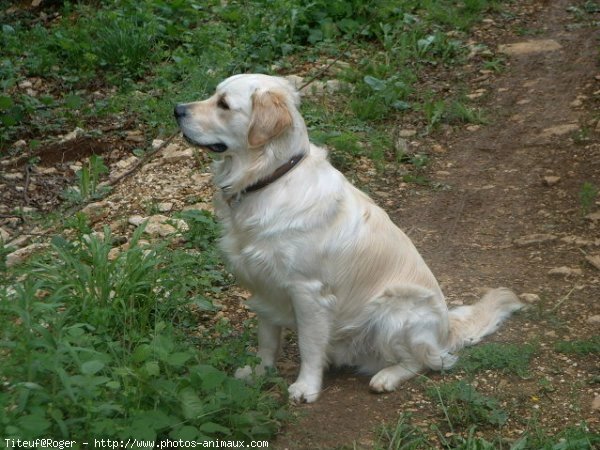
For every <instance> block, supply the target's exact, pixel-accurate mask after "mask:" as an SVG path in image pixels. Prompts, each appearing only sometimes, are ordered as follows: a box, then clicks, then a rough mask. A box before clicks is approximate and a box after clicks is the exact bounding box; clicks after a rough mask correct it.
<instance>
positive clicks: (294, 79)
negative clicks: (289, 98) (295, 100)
mask: <svg viewBox="0 0 600 450" xmlns="http://www.w3.org/2000/svg"><path fill="white" fill-rule="evenodd" d="M284 78H285V79H286V80H288V81H289V82H290V83H291V84H292V86H294V87H295V88H296V89H300V88H301V87H302V85H303V84H304V78H302V77H301V76H299V75H288V76H286V77H284Z"/></svg>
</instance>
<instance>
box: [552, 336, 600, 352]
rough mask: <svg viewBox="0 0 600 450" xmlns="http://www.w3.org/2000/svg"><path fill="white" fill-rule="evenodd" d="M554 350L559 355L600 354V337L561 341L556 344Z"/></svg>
mask: <svg viewBox="0 0 600 450" xmlns="http://www.w3.org/2000/svg"><path fill="white" fill-rule="evenodd" d="M554 349H555V350H556V351H557V352H559V353H567V354H573V355H596V354H600V336H594V337H592V338H591V339H587V340H575V341H559V342H556V343H555V344H554Z"/></svg>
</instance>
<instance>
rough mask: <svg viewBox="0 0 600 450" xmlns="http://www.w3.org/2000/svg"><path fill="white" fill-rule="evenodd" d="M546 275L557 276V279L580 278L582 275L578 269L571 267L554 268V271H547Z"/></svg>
mask: <svg viewBox="0 0 600 450" xmlns="http://www.w3.org/2000/svg"><path fill="white" fill-rule="evenodd" d="M548 275H553V276H558V277H570V276H581V275H583V271H582V270H581V269H578V268H573V267H567V266H562V267H555V268H554V269H550V270H549V271H548Z"/></svg>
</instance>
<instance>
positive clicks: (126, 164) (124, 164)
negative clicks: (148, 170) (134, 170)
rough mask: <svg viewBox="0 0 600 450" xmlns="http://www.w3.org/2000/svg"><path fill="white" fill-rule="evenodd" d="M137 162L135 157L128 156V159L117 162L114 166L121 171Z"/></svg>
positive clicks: (137, 159)
mask: <svg viewBox="0 0 600 450" xmlns="http://www.w3.org/2000/svg"><path fill="white" fill-rule="evenodd" d="M138 161H139V158H138V157H137V156H130V157H129V158H126V159H121V160H119V161H118V162H117V163H116V164H115V165H116V166H117V167H118V168H119V169H121V170H126V169H129V168H131V167H132V166H133V165H134V164H135V163H137V162H138Z"/></svg>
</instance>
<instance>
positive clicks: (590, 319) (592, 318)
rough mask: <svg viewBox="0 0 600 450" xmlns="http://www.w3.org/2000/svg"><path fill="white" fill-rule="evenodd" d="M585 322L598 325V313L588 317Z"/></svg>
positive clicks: (599, 318)
mask: <svg viewBox="0 0 600 450" xmlns="http://www.w3.org/2000/svg"><path fill="white" fill-rule="evenodd" d="M586 322H587V323H591V324H593V325H599V324H600V314H596V315H595V316H590V317H588V318H587V320H586Z"/></svg>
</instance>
